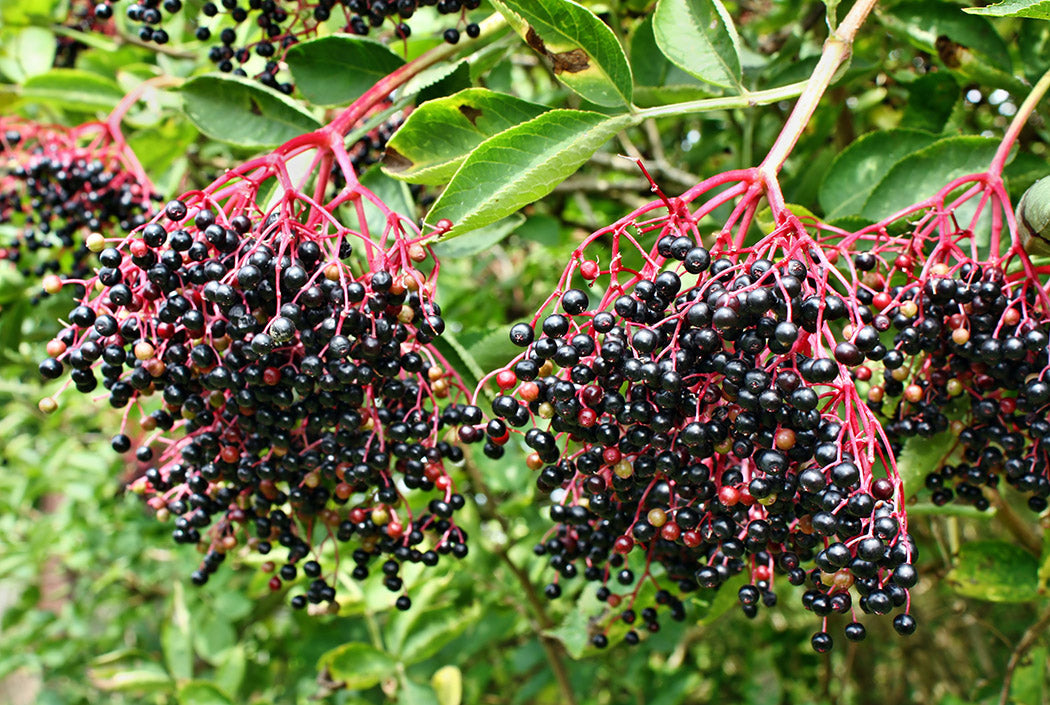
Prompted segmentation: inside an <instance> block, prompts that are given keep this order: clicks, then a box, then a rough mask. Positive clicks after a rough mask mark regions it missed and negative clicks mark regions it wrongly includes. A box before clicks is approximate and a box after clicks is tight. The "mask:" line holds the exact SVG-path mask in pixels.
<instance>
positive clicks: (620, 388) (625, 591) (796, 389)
mask: <svg viewBox="0 0 1050 705" xmlns="http://www.w3.org/2000/svg"><path fill="white" fill-rule="evenodd" d="M799 249H800V250H801V252H800V254H799V255H796V256H791V257H788V256H774V257H771V258H766V257H762V256H759V255H757V254H754V253H752V254H750V255H748V256H747V257H746V258H745V257H739V256H736V255H728V254H727V255H724V256H718V255H717V254H716V255H715V256H714V257H712V254H711V253H710V252H709V251H708V250H707V249H705V248H704V247H702V246H700V245H699V244H698V242H697V240H696V239H695V238H694V237H688V236H683V235H665V236H663V237H661V238H660V239H659V240H658V242H657V244H656V247H655V251H654V252H653V253H652V254H651V255H650V257H649V259H650V261H652V262H660V263H662V264H660V265H659V266H653V267H649V268H648V271H643V273H640V274H637V275H636V276H634V277H633V278H632V279H631V280H630V281H629V282H628V283H627V284H620V283H619V282H618V279H617V275H619V274H622V271H619V270H617V268H616V263H617V261H618V259H617V258H615V257H614V258H613V260H612V261H613V265H612V268H611V269H610V270H609V272H608V274H609V275H610V279H611V282H610V285H609V287H608V288H607V290H606V293H605V294H604V296H602V299H601V301H600V302H599V303H598V305H596V306H592V303H591V295H590V294H588V292H587V291H585V290H584V289H583V288H570V289H568V290H565V291H564V293H563V294H562V295H561V297H560V307H561V311H560V312H555V313H550V314H549V315H547V316H545V317H544V318H543V320H542V323H539V321H538V320H537V321H534V323H533V324H528V323H519V324H517V325H515V326H514V327H513V328H512V329H511V331H510V338H511V340H512V341H513V342H514V343H515V344H516V345H519V346H521V347H524V348H526V352H525V353H524V354H523V355H521V356H519V358H518V359H517V360H516V361H515V362H514V363H513V364H512V365H511V366H509V367H508V368H507V369H505V370H503V371H502V372H500V373H499V374H498V375H497V377H496V381H497V384H498V385H499V387H500V389H501V392H502V393H501V394H500V395H499V396H497V397H496V398H495V400H494V401H493V403H492V413H493V415H494V416H495V418H494V419H493V420H492V421H490V422H489V423H488V425H487V426H486V427H485V445H484V452H485V453H486V455H488V456H490V457H500V456H501V455H502V452H503V444H505V443H506V442H507V439H508V437H509V431H510V429H526V430H525V433H524V441H525V443H526V444H527V445H528V446H529V448H531V449H532V451H533V452H532V453H531V455H530V456H529V457H528V461H527V462H528V464H529V466H530V467H532V468H533V469H535V470H538V471H539V474H538V477H537V486H538V487H539V489H540V490H542V491H543V492H545V493H548V494H549V495H550V496H551V498H552V501H553V506H552V507H551V519H552V520H553V521H554V522H555V524H556V527H555V530H554V533H553V536H552V537H551V538H550V539H549V540H547V541H546V542H545V543H543V544H540V545H539V546H537V547H536V552H537V553H539V554H542V555H547V556H548V557H549V562H550V566H551V567H552V568H553V569H554V570H555V571H557V577H556V578H555V580H554V581H553V582H552V583H551V584H550V585H548V586H547V589H546V592H547V595H548V597H551V598H555V597H557V596H558V595H560V594H561V587H560V582H561V581H563V580H570V579H573V578H575V577H576V576H578V575H581V574H582V576H583V578H584V579H586V580H588V581H594V582H598V583H601V586H600V587H599V588H598V592H597V596H598V598H599V599H600V600H602V601H604V602H606V603H607V604H608V605H609V616H610V620H607V623H606V625H605V626H604V627H603V628H602V629H601V630H600V631H598V632H597V633H594V634H593V635H592V642H593V643H594V644H595V645H596V646H599V647H601V646H605V645H606V644H607V643H608V630H609V623H611V622H612V621H615V620H621V621H623V622H624V623H626V624H627V625H633V624H634V623H635V621H636V617H637V612H636V609H637V606H638V604H637V603H638V602H639V601H640V600H641V599H642V598H641V597H640V593H641V589H642V587H643V586H644V585H645V583H647V582H652V583H653V584H654V585H656V587H657V592H656V599H655V602H656V607H653V606H647V607H645V609H644V610H642V616H643V621H644V622H645V625H646V626H645V628H646V629H647V630H649V631H655V630H657V629H658V628H659V619H658V614H657V608H658V607H666V609H667V610H668V612H669V614H670V616H671V617H672V618H673V619H679V620H680V619H683V618H684V616H685V603H684V601H683V600H684V596H685V595H687V594H689V593H694V592H697V591H698V590H703V591H704V592H705V593H706V594H708V595H709V594H710V593H711V592H712V591H714V590H717V589H719V587H720V586H722V585H724V584H726V583H728V582H729V581H730V579H731V578H732V577H733V576H735V575H739V574H747V576H748V578H747V583H746V584H745V585H744V586H743V587H741V588H740V589H739V599H740V602H741V603H742V605H743V609H744V612H745V613H746V614H747V615H748V616H754V615H755V614H756V613H757V611H758V609H759V606H760V604H765V605H767V606H772V605H774V604H776V599H777V598H776V594H775V593H774V591H773V578H774V576H775V575H777V574H781V575H784V576H786V578H787V580H788V581H789V582H790V583H792V584H794V585H806V586H807V587H808V590H807V591H806V592H805V594H804V596H803V605H804V606H805V607H806V609H808V610H810V611H812V612H814V613H815V614H816V615H818V616H820V617H821V618H822V619H823V621H824V624H825V625H826V621H827V620H826V618H827V617H828V616H829V615H831V614H833V613H847V614H855V612H856V610H857V609H859V610H861V611H863V612H865V613H874V614H878V615H884V614H889V613H891V612H893V611H894V610H898V609H900V608H902V607H903V608H906V605H907V603H908V588H910V587H912V586H914V585H915V583H916V572H915V569H914V568H913V566H912V562H913V560H914V558H915V548H914V545H913V543H912V541H911V539H910V537H909V536H908V535H907V534H906V532H905V528H904V525H903V512H902V504H901V503H902V497H901V493H900V491H899V486H898V484H899V482H898V484H895V483H894V482H892V481H891V479H888V478H884V477H876V476H875V475H874V473H873V468H872V466H871V463H870V460H869V459H868V449H869V446H867V445H865V444H867V443H870V442H872V441H871V439H870V438H864V437H861V436H859V435H858V434H857V432H856V426H855V424H856V423H857V415H858V414H861V413H863V412H864V411H866V410H865V409H864V407H863V404H861V403H859V401H858V403H856V404H853V401H854V400H855V390H854V388H853V386H852V383H851V381H850V379H849V376H848V373H847V372H846V367H847V366H851V365H856V364H859V362H861V361H862V359H863V355H862V353H861V348H862V347H866V346H858V345H857V344H856V343H852V342H848V341H847V342H841V343H839V344H837V345H835V346H834V348H833V352H831V354H828V352H827V348H826V347H825V345H826V342H827V340H828V339H829V338H828V336H829V335H830V334H831V333H832V332H835V331H838V332H840V331H841V330H842V329H843V328H844V327H845V325H848V324H850V323H856V321H857V319H858V317H859V316H860V315H861V313H862V312H861V311H858V310H857V306H856V305H855V303H853V302H852V301H850V300H849V299H846V298H843V297H842V296H839V295H837V294H834V293H832V292H830V291H829V290H828V281H827V278H826V276H825V277H821V276H820V271H821V267H820V265H819V264H818V262H821V260H820V253H819V252H817V251H816V249H815V247H814V248H811V249H810V250H809V252H808V255H807V250H806V248H799ZM712 260H713V261H712ZM578 269H579V275H580V276H581V277H582V278H583V280H584V281H585V282H586V283H587V285H588V286H589V287H590V288H591V289H600V287H597V286H596V284H597V280H598V278H599V274H601V272H599V268H598V266H597V264H596V263H595V262H593V261H584V262H582V263H581V264H579V267H578ZM599 293H600V292H599ZM536 323H539V325H535V324H536ZM840 337H841V336H840ZM869 350H870V348H869ZM851 395H852V396H851ZM870 421H871V422H872V423H874V424H876V425H877V422H875V421H874V419H873V418H871V419H870ZM508 427H509V428H508ZM473 431H475V429H464V430H462V431H461V437H462V438H463V439H464V440H466V441H473V440H480V438H479V437H478V434H476V433H473ZM880 450H881V452H885V448H881V449H880ZM807 565H811V566H815V567H813V568H811V569H809V570H807V569H806V567H805V566H807ZM672 586H673V587H672ZM894 626H895V627H896V628H897V631H899V632H900V633H902V634H910V633H911V632H912V631H913V630H914V628H915V621H914V619H913V618H912V617H911V616H910V615H909V614H907V612H906V611H902V612H899V613H898V614H897V615H896V617H895V619H894ZM846 636H847V638H849V639H860V638H863V636H864V627H863V626H862V625H861V624H860V623H859V622H857V621H856V619H855V617H854V618H853V619H852V620H851V622H850V625H849V626H848V627H847V629H846ZM640 638H641V636H640V634H639V632H638V630H637V629H636V628H635V627H633V626H631V627H630V630H629V631H628V632H627V635H626V640H627V641H628V642H629V643H636V642H638V641H639V640H640ZM831 643H832V639H831V636H830V635H829V634H828V633H827V631H826V627H825V630H822V631H820V632H818V633H817V634H816V635H815V636H814V638H813V646H814V648H815V649H816V650H818V651H826V650H827V649H829V648H830V647H831Z"/></svg>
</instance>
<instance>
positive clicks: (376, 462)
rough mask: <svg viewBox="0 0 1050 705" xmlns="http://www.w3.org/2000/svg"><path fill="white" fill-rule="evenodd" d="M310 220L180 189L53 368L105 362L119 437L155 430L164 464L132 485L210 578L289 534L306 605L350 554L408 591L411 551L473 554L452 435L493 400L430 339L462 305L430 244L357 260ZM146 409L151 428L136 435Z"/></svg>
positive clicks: (92, 374) (358, 568) (57, 350)
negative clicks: (447, 312) (434, 267)
mask: <svg viewBox="0 0 1050 705" xmlns="http://www.w3.org/2000/svg"><path fill="white" fill-rule="evenodd" d="M304 219H306V215H305V214H303V213H296V212H289V211H288V210H287V208H277V209H275V210H273V211H272V212H270V213H269V214H267V215H263V214H257V213H254V212H252V211H250V210H247V209H244V210H237V211H235V212H233V213H231V214H227V213H226V212H224V211H223V210H222V209H221V208H217V207H215V204H214V202H211V201H208V200H207V199H205V198H204V197H202V196H199V195H194V196H191V197H187V199H186V200H185V201H180V200H176V201H171V202H169V203H168V204H167V206H166V208H165V209H164V212H163V215H161V216H158V217H157V218H155V219H154V220H153V221H152V222H150V223H148V224H147V225H145V226H144V227H142V228H141V229H139V230H138V231H137V232H135V233H133V234H132V235H131V236H130V237H128V238H127V239H125V240H123V241H121V242H119V243H117V244H116V245H115V246H112V247H106V248H105V249H102V250H101V252H100V253H99V263H100V265H101V268H100V269H99V270H98V275H97V278H96V280H95V282H97V289H98V290H99V293H93V292H94V290H95V289H96V287H94V286H89V293H88V295H87V296H85V297H84V299H83V301H82V302H81V303H80V304H79V305H78V306H77V307H76V308H74V309H73V310H72V311H71V312H70V314H69V317H68V322H69V325H68V327H67V328H66V329H64V330H63V331H62V333H61V334H60V335H59V336H58V337H57V338H56V339H55V340H54V341H52V343H51V344H50V345H49V346H48V352H49V354H50V355H51V357H49V358H48V359H46V360H44V361H43V362H42V363H41V365H40V372H41V374H42V376H43V377H45V378H48V379H53V378H57V377H60V376H61V375H63V374H64V372H65V371H66V370H67V369H70V370H71V372H70V379H71V381H72V382H73V384H74V385H75V386H76V388H77V390H78V391H80V392H82V393H90V392H92V391H93V390H94V389H95V388H96V386H97V385H98V383H99V381H100V380H101V383H102V386H103V387H104V388H105V389H106V390H107V391H108V392H109V403H110V405H111V406H113V407H114V408H118V409H126V410H127V411H126V414H125V428H124V429H122V432H121V433H119V434H118V435H116V436H115V437H114V438H113V441H112V445H113V448H114V450H116V451H117V452H120V453H127V452H130V451H131V450H132V449H133V448H134V447H135V446H136V445H137V446H138V447H137V449H136V450H135V457H136V459H137V460H138V461H139V462H140V463H144V464H148V468H147V469H146V470H145V472H144V474H143V476H142V477H141V479H140V480H138V481H137V482H136V483H135V484H134V485H133V488H134V489H136V490H138V491H140V492H142V493H143V494H145V495H146V496H148V497H149V498H150V499H149V502H150V505H151V506H152V507H153V508H155V509H156V510H157V511H158V514H160V515H161V516H173V517H175V521H174V531H173V534H172V536H173V539H174V540H175V542H176V543H180V544H195V545H198V546H199V547H200V548H201V549H202V550H203V551H204V558H203V560H202V562H201V564H200V566H199V568H198V570H197V571H195V572H194V573H193V576H192V579H193V582H194V583H197V584H203V583H204V582H206V581H207V580H208V577H209V575H210V574H211V573H213V572H214V571H215V570H216V569H217V568H218V566H219V565H220V564H221V563H223V562H224V560H225V558H226V556H227V555H228V554H229V553H230V552H231V551H233V550H234V549H235V548H236V547H237V546H238V545H240V544H245V543H246V544H247V545H248V547H249V548H250V549H252V550H254V551H256V552H258V553H259V554H262V555H267V556H269V555H271V554H277V553H278V552H280V554H279V555H280V557H279V558H277V557H275V558H273V559H269V560H267V561H266V562H264V564H263V570H264V571H270V572H275V575H274V576H273V577H272V578H271V581H270V587H271V588H272V589H273V590H279V589H281V588H282V586H284V585H285V584H290V583H292V582H293V581H295V580H296V579H297V578H300V577H302V576H305V578H306V579H307V581H308V583H307V585H306V586H305V590H303V591H301V592H299V593H298V594H296V595H294V596H293V597H292V605H293V606H294V607H296V608H302V607H306V606H307V605H308V604H316V605H321V604H322V603H325V604H327V608H328V609H335V608H337V604H336V603H335V594H336V593H335V591H336V588H335V572H336V567H335V565H334V559H335V556H337V555H342V556H349V558H350V559H351V560H352V561H353V562H354V568H353V569H352V573H351V574H352V576H353V577H354V578H357V579H364V578H366V577H367V576H368V575H369V573H370V572H371V571H372V570H373V568H374V566H375V564H376V563H381V565H380V569H381V573H382V575H383V584H384V585H385V586H386V587H387V588H388V589H389V590H391V591H392V592H399V593H403V592H404V585H403V578H402V576H401V567H402V565H404V564H409V563H421V564H423V565H427V566H432V565H435V564H436V563H437V562H438V561H439V559H440V556H441V555H447V554H451V555H452V556H453V557H456V558H461V557H463V556H465V555H466V553H467V543H466V542H467V534H466V532H464V531H463V530H462V529H461V528H459V527H458V526H456V524H455V522H454V518H453V515H454V513H455V512H456V511H457V510H459V509H461V508H462V507H463V506H464V498H463V496H462V495H460V494H458V493H456V492H455V490H454V487H453V484H452V481H451V479H450V477H449V475H448V473H447V472H446V469H445V464H446V462H451V463H456V462H458V461H460V460H461V458H462V451H461V450H460V449H459V448H458V447H456V446H454V445H451V444H449V443H448V442H446V441H445V440H443V438H442V436H443V435H444V433H445V430H446V429H452V428H454V427H456V426H458V425H460V424H463V423H467V424H474V423H479V422H480V421H481V410H480V409H478V408H477V407H474V406H467V405H463V404H460V403H457V402H456V399H457V398H458V395H459V389H460V388H459V387H457V384H458V383H457V382H456V381H455V379H454V378H452V377H450V375H449V373H448V371H447V370H446V369H445V368H444V367H443V366H442V365H441V364H439V362H437V361H436V359H435V357H434V354H433V353H432V350H431V348H430V347H429V344H430V343H431V342H432V341H433V340H434V339H435V338H436V337H438V336H439V335H441V333H442V331H443V330H444V321H443V320H442V318H441V311H440V308H439V306H438V305H437V304H436V303H434V302H432V301H431V300H430V299H429V295H428V294H427V292H426V291H425V290H424V287H421V286H420V285H419V281H420V280H419V279H417V278H416V277H414V276H413V275H414V269H413V266H414V264H415V263H416V262H418V261H421V260H422V259H425V258H426V257H427V256H428V253H427V252H426V250H425V249H423V248H421V247H419V246H414V247H409V248H403V247H400V246H395V247H394V248H392V249H391V251H390V252H388V253H385V255H384V256H383V257H382V258H381V259H380V258H378V254H376V253H373V257H370V258H369V260H370V262H371V263H372V265H373V266H372V267H371V270H370V271H368V272H367V273H365V274H362V275H359V276H354V275H353V274H352V268H351V266H350V265H349V263H348V261H347V260H348V258H351V257H352V256H353V254H354V253H353V249H354V248H353V246H352V244H351V242H350V240H349V239H348V237H347V236H346V234H345V233H343V234H339V235H336V236H331V235H329V236H327V237H322V236H320V235H318V234H317V232H316V231H315V230H311V229H308V228H306V227H304V226H303V225H302V223H301V221H302V220H304ZM369 246H370V247H372V248H374V247H375V246H374V245H371V244H370V243H369ZM402 253H408V255H409V256H408V257H403V256H402ZM95 282H92V284H94V283H95ZM147 409H152V410H150V411H147ZM133 411H139V412H141V413H142V417H141V419H139V420H138V421H137V425H138V426H139V427H140V428H141V429H142V431H143V432H144V434H148V435H144V436H140V437H138V438H136V439H135V440H133V436H136V432H135V431H133V430H131V428H130V427H131V426H134V425H136V422H135V420H134V419H131V418H130V415H131V413H132V412H133ZM414 490H418V491H419V492H418V493H416V492H413V491H414ZM420 493H422V494H424V495H425V496H427V497H429V498H428V499H427V500H426V501H425V502H424V503H423V505H422V506H419V500H418V499H416V500H415V502H416V506H413V505H412V503H411V500H413V498H414V495H417V494H420ZM337 545H338V549H337V548H336V546H337ZM396 605H397V607H398V608H400V609H408V607H409V606H410V605H411V600H410V598H409V597H408V596H407V595H406V594H401V595H400V596H399V597H398V598H397V600H396Z"/></svg>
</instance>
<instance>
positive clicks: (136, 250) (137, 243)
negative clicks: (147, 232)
mask: <svg viewBox="0 0 1050 705" xmlns="http://www.w3.org/2000/svg"><path fill="white" fill-rule="evenodd" d="M128 251H130V252H131V255H132V256H133V257H141V256H142V255H144V254H146V253H147V252H148V251H149V246H148V245H146V243H145V242H143V241H142V240H132V241H131V245H129V246H128Z"/></svg>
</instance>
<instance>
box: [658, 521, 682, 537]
mask: <svg viewBox="0 0 1050 705" xmlns="http://www.w3.org/2000/svg"><path fill="white" fill-rule="evenodd" d="M681 535H682V530H681V529H680V528H679V527H678V524H675V523H674V522H669V523H667V524H664V526H663V528H662V529H660V537H661V538H663V539H664V540H666V541H677V540H678V537H679V536H681Z"/></svg>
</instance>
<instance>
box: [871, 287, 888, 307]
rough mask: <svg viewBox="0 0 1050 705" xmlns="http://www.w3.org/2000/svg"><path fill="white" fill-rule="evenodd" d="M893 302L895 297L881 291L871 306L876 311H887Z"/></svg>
mask: <svg viewBox="0 0 1050 705" xmlns="http://www.w3.org/2000/svg"><path fill="white" fill-rule="evenodd" d="M892 302H893V297H892V296H890V295H889V294H887V293H886V292H885V291H880V292H879V293H877V294H875V296H874V297H873V298H872V300H871V304H872V306H873V307H874V308H875V310H876V311H882V310H885V308H886V307H887V306H889V305H890V304H891V303H892Z"/></svg>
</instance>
